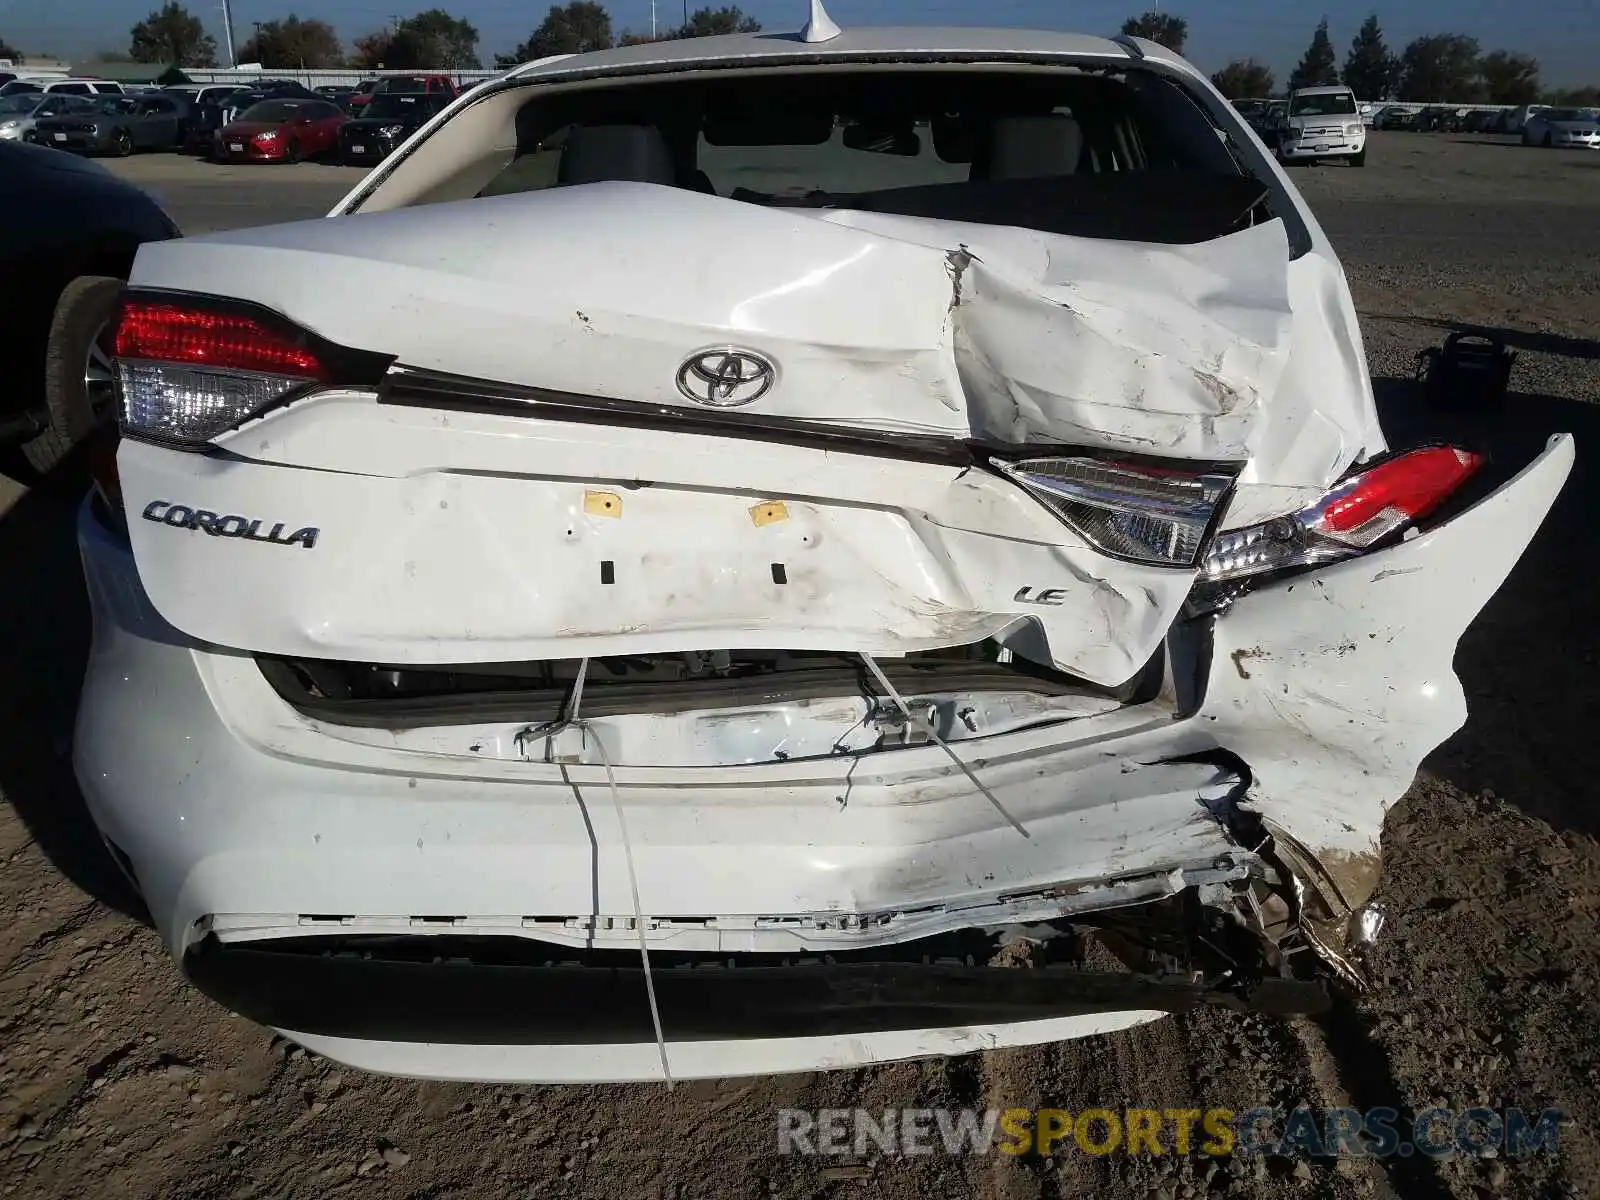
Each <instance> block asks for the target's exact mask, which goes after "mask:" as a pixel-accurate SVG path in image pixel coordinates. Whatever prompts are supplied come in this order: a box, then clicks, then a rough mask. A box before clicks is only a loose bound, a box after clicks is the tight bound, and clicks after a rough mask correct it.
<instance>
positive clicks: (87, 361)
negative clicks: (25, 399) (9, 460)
mask: <svg viewBox="0 0 1600 1200" xmlns="http://www.w3.org/2000/svg"><path fill="white" fill-rule="evenodd" d="M121 297H122V280H120V279H112V278H110V277H109V276H105V275H81V276H79V277H78V278H77V279H74V280H73V281H72V282H71V283H69V284H67V286H66V287H65V288H63V289H62V290H61V298H60V299H59V300H57V301H56V313H55V317H54V318H53V319H52V320H51V322H50V338H49V341H48V342H47V343H46V346H45V360H44V399H45V407H46V409H47V410H48V411H49V414H50V427H49V428H48V429H46V430H45V431H44V432H43V433H41V434H39V436H38V437H36V438H34V439H33V440H32V441H31V442H28V443H27V444H26V445H24V446H23V447H22V453H23V456H24V457H25V458H26V459H27V460H28V465H29V466H30V467H32V468H33V469H34V470H35V471H38V472H39V473H40V474H44V473H45V472H46V471H49V470H51V469H52V468H54V467H55V466H56V465H57V464H59V463H60V462H61V461H62V460H63V459H64V458H66V457H67V456H68V455H69V454H71V453H72V450H73V448H74V447H76V446H77V445H78V443H79V442H81V441H83V439H84V438H85V437H87V436H88V435H89V434H90V433H91V432H92V431H93V430H94V429H95V427H96V426H98V425H100V424H102V423H103V422H105V421H107V420H109V419H110V418H111V417H112V416H113V415H114V413H115V411H116V403H117V392H116V375H115V372H114V370H113V368H112V361H111V346H110V345H109V344H108V342H109V337H108V335H109V333H110V330H111V323H112V321H113V320H114V319H115V318H116V315H117V304H118V302H119V301H120V299H121Z"/></svg>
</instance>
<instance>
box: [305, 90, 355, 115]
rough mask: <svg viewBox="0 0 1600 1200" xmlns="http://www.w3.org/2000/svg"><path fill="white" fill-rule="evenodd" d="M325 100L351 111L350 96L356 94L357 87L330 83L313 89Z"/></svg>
mask: <svg viewBox="0 0 1600 1200" xmlns="http://www.w3.org/2000/svg"><path fill="white" fill-rule="evenodd" d="M311 90H312V91H314V92H316V94H317V95H319V96H321V97H322V98H323V99H324V100H327V101H330V102H331V103H333V104H337V105H338V106H339V107H340V108H342V109H344V110H345V111H346V112H348V111H350V97H351V96H354V95H355V94H356V89H355V88H353V87H351V86H349V85H348V84H341V83H328V84H323V85H322V86H320V87H315V88H312V89H311Z"/></svg>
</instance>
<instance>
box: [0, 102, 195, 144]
mask: <svg viewBox="0 0 1600 1200" xmlns="http://www.w3.org/2000/svg"><path fill="white" fill-rule="evenodd" d="M188 119H189V106H188V104H187V102H186V101H184V100H183V99H182V98H181V97H177V96H167V95H163V94H161V93H153V94H151V95H146V96H101V97H98V98H96V99H95V100H94V101H93V102H92V106H91V108H90V109H89V110H88V111H83V112H70V113H63V114H62V115H60V116H55V117H44V118H41V119H40V120H38V121H35V122H34V126H33V130H32V132H31V133H30V134H29V135H28V136H29V140H30V141H35V142H38V143H40V144H41V145H46V146H51V147H54V148H55V149H57V150H78V151H83V152H85V153H88V154H115V155H118V156H119V157H122V158H126V157H127V156H128V155H130V154H132V153H133V152H134V151H135V150H176V149H177V148H178V147H180V146H181V145H182V144H183V137H184V131H185V129H186V127H187V124H188Z"/></svg>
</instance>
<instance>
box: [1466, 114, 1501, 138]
mask: <svg viewBox="0 0 1600 1200" xmlns="http://www.w3.org/2000/svg"><path fill="white" fill-rule="evenodd" d="M1500 119H1501V118H1500V112H1499V110H1498V109H1493V108H1474V109H1471V110H1470V111H1468V113H1467V115H1466V117H1465V118H1463V119H1462V122H1461V132H1462V133H1492V132H1494V130H1495V128H1496V126H1498V124H1499V123H1500Z"/></svg>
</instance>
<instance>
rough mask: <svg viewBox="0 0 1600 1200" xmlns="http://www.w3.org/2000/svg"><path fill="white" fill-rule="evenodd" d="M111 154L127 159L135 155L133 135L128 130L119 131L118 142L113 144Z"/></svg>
mask: <svg viewBox="0 0 1600 1200" xmlns="http://www.w3.org/2000/svg"><path fill="white" fill-rule="evenodd" d="M111 152H112V153H113V154H115V155H116V156H117V157H118V158H127V157H128V156H129V155H131V154H132V153H133V134H131V133H129V132H128V131H127V130H126V129H119V130H117V136H116V140H114V141H113V142H112V143H111Z"/></svg>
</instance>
